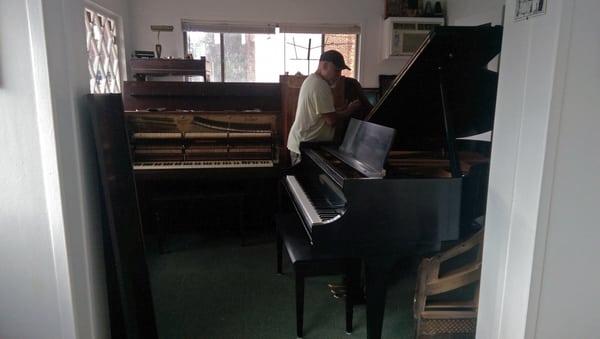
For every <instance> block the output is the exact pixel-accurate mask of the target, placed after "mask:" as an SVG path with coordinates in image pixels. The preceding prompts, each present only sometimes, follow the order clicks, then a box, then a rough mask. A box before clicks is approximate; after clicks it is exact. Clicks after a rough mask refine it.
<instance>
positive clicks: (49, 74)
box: [0, 0, 127, 338]
mask: <svg viewBox="0 0 600 339" xmlns="http://www.w3.org/2000/svg"><path fill="white" fill-rule="evenodd" d="M108 1H109V0H103V1H102V5H105V6H107V7H111V10H113V11H115V12H116V11H120V10H124V9H126V8H127V3H126V2H125V1H118V0H111V1H110V3H108ZM117 5H118V6H117ZM83 8H84V2H83V0H26V1H23V0H9V1H1V2H0V37H1V39H0V113H1V115H2V118H3V123H2V124H0V140H1V142H2V145H3V147H5V154H4V156H3V157H1V160H0V161H1V162H2V164H1V166H0V176H1V177H2V178H3V179H2V180H3V181H2V189H1V190H0V199H1V204H0V211H1V213H0V224H1V225H2V227H0V272H2V273H1V276H2V279H0V337H2V338H75V337H78V338H106V337H108V336H109V325H108V312H107V305H106V304H107V302H106V280H105V276H104V260H103V252H102V238H101V233H100V232H101V227H100V226H101V225H100V213H99V211H100V209H99V196H98V181H97V174H96V165H95V159H94V147H93V140H92V139H91V138H92V133H91V128H90V125H89V119H88V117H87V115H86V112H85V110H84V109H83V108H82V106H81V102H82V100H81V99H82V96H83V95H84V94H86V93H88V92H89V85H88V71H87V57H86V52H85V29H84V27H85V26H84V17H83ZM126 15H127V14H126V13H125V14H124V17H127V16H126ZM67 254H68V255H67Z"/></svg>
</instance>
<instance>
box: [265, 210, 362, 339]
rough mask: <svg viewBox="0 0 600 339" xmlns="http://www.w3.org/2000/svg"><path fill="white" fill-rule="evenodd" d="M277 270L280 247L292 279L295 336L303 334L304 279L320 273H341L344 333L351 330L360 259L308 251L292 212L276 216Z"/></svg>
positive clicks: (357, 296) (320, 274)
mask: <svg viewBox="0 0 600 339" xmlns="http://www.w3.org/2000/svg"><path fill="white" fill-rule="evenodd" d="M276 225H277V273H279V274H281V273H282V266H283V262H282V261H283V260H282V259H283V250H284V249H285V250H286V252H287V254H288V256H289V258H290V261H291V262H292V267H293V269H294V276H295V281H296V335H297V337H298V338H302V336H303V332H304V331H303V323H304V280H305V278H307V277H316V276H323V275H334V274H339V275H342V274H343V275H345V276H346V278H347V279H346V282H347V284H348V292H347V294H346V299H345V310H346V333H348V334H350V333H352V315H353V306H354V303H355V301H356V300H358V299H359V297H360V294H361V293H360V273H361V272H360V270H361V262H360V259H358V258H340V257H338V256H336V255H328V254H326V253H319V254H315V253H313V251H312V248H311V246H310V243H309V241H308V238H307V236H306V234H304V231H303V230H302V227H303V226H302V225H301V224H300V221H299V220H298V217H297V216H296V215H277V216H276Z"/></svg>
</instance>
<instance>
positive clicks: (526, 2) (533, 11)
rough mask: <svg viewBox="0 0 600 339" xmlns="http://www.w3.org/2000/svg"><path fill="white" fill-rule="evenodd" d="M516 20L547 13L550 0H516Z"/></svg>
mask: <svg viewBox="0 0 600 339" xmlns="http://www.w3.org/2000/svg"><path fill="white" fill-rule="evenodd" d="M516 1H517V6H516V8H515V21H520V20H525V19H529V17H532V16H536V15H542V14H545V13H546V4H547V2H548V0H516Z"/></svg>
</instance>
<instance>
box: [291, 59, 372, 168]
mask: <svg viewBox="0 0 600 339" xmlns="http://www.w3.org/2000/svg"><path fill="white" fill-rule="evenodd" d="M344 69H350V68H349V67H348V66H346V63H345V61H344V57H343V56H342V54H340V53H339V52H338V51H333V50H331V51H327V52H324V53H323V54H321V57H320V58H319V67H318V68H317V71H316V72H315V73H313V74H311V75H309V76H308V77H307V78H306V80H304V82H303V83H302V87H300V94H299V96H298V107H297V109H296V118H295V119H294V123H293V124H292V128H291V129H290V134H289V136H288V142H287V147H288V150H289V151H290V160H291V163H292V165H296V164H298V163H299V162H300V143H301V142H305V141H331V140H333V138H334V136H335V126H336V125H337V124H339V123H341V122H343V121H345V120H346V119H347V118H348V117H350V116H351V115H352V114H353V113H354V112H356V111H357V110H358V109H359V108H360V106H361V103H360V101H359V100H354V101H352V102H350V103H349V104H347V105H346V106H345V107H341V108H339V109H338V110H336V108H335V105H334V98H333V93H332V90H331V86H332V85H334V84H335V83H336V82H337V81H338V80H339V79H340V77H341V75H342V70H344Z"/></svg>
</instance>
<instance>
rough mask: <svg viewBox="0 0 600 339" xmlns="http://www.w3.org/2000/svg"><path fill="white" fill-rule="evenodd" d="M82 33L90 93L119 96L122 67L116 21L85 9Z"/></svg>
mask: <svg viewBox="0 0 600 339" xmlns="http://www.w3.org/2000/svg"><path fill="white" fill-rule="evenodd" d="M85 31H86V42H87V53H88V70H89V73H90V92H91V93H94V94H102V93H120V92H121V71H120V70H121V68H120V62H119V58H120V55H119V43H118V39H117V32H118V29H117V24H116V20H115V19H113V18H110V17H109V16H107V15H105V14H101V13H99V12H97V11H95V10H92V9H89V8H86V9H85Z"/></svg>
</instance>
